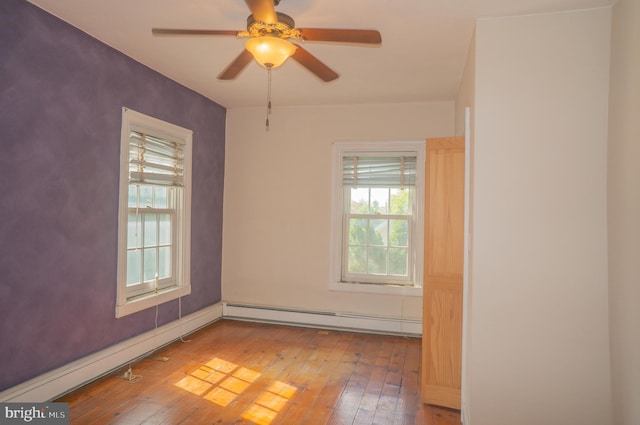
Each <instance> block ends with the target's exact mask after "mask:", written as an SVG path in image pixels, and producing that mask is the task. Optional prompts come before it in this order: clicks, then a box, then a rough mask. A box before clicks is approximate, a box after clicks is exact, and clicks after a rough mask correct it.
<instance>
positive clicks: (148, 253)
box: [144, 248, 157, 281]
mask: <svg viewBox="0 0 640 425" xmlns="http://www.w3.org/2000/svg"><path fill="white" fill-rule="evenodd" d="M156 257H157V249H156V248H145V250H144V280H145V281H149V280H154V279H155V278H156V271H157V269H156V264H157V262H156V259H157V258H156Z"/></svg>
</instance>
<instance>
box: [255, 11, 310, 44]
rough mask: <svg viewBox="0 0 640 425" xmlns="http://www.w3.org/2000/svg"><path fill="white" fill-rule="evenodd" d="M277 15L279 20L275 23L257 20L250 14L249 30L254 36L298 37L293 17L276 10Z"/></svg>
mask: <svg viewBox="0 0 640 425" xmlns="http://www.w3.org/2000/svg"><path fill="white" fill-rule="evenodd" d="M276 15H277V17H278V22H276V23H275V24H265V23H264V22H260V21H257V20H256V19H255V18H254V17H253V15H249V17H247V32H249V34H250V35H251V36H252V37H260V36H265V35H269V36H272V37H279V38H297V37H298V35H297V31H296V29H295V26H296V23H295V21H294V20H293V18H292V17H291V16H289V15H285V14H284V13H280V12H276Z"/></svg>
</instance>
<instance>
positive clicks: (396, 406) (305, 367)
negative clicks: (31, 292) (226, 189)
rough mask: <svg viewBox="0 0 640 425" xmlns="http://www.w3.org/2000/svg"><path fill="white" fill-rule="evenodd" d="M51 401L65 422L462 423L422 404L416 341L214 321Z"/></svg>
mask: <svg viewBox="0 0 640 425" xmlns="http://www.w3.org/2000/svg"><path fill="white" fill-rule="evenodd" d="M185 341H187V342H182V341H178V342H176V343H173V344H171V345H169V346H167V347H165V348H162V349H160V350H159V351H157V352H156V353H153V355H151V356H150V357H148V358H145V359H143V360H141V361H139V362H137V363H135V364H132V365H131V366H132V373H133V379H132V382H130V381H129V380H126V379H124V378H123V374H124V373H125V372H126V371H127V368H124V369H123V370H120V371H118V372H117V373H114V374H113V375H111V376H107V377H104V378H102V379H100V380H98V381H96V382H94V383H91V384H89V385H87V386H85V387H83V388H81V389H79V390H77V391H76V392H73V393H71V394H68V395H66V396H64V397H62V398H60V399H59V400H56V401H62V402H68V403H69V407H70V416H71V424H121V425H129V424H131V425H134V424H135V425H139V424H167V425H177V424H225V425H226V424H258V425H272V424H273V425H275V424H292V425H298V424H314V425H315V424H335V425H337V424H353V425H365V424H367V425H369V424H380V425H401V424H405V425H406V424H425V425H460V415H459V413H458V412H457V411H454V410H449V409H443V408H438V407H435V406H426V405H423V404H422V403H421V402H420V394H419V388H420V383H419V375H420V372H419V369H420V349H421V348H420V340H419V339H416V338H404V337H399V336H381V335H370V334H360V333H351V332H340V331H327V330H318V329H309V328H297V327H289V326H279V325H271V324H260V323H248V322H239V321H231V320H221V321H219V322H216V323H214V324H212V325H210V326H208V327H206V328H204V329H202V330H200V331H198V332H197V333H195V334H193V335H190V336H189V337H186V338H185Z"/></svg>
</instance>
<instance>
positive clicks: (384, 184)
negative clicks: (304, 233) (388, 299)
mask: <svg viewBox="0 0 640 425" xmlns="http://www.w3.org/2000/svg"><path fill="white" fill-rule="evenodd" d="M424 151H425V148H424V142H385V143H383V142H376V143H372V142H368V143H336V144H334V152H333V153H334V200H333V205H334V212H333V214H334V219H333V247H332V248H333V255H332V283H331V288H332V289H337V290H348V291H366V292H378V293H400V292H401V293H405V294H406V293H414V294H416V295H418V294H419V293H420V288H421V285H422V258H423V252H424V249H423V241H424V237H423V224H422V222H423V220H422V214H423V213H422V211H423V205H424V195H423V193H424Z"/></svg>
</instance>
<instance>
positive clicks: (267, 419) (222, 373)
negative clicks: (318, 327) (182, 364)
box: [174, 357, 298, 425]
mask: <svg viewBox="0 0 640 425" xmlns="http://www.w3.org/2000/svg"><path fill="white" fill-rule="evenodd" d="M260 376H261V373H260V372H257V371H255V370H251V369H248V368H246V367H244V366H240V365H237V364H235V363H231V362H228V361H226V360H223V359H220V358H217V357H215V358H213V359H211V360H209V361H208V362H206V363H205V364H203V365H201V366H199V367H197V368H196V369H194V370H192V371H191V372H189V373H188V374H187V376H185V377H184V378H182V379H180V380H179V381H178V382H176V383H175V384H174V385H175V386H176V387H178V388H181V389H183V390H185V391H189V392H190V393H192V394H194V395H197V396H199V397H203V398H204V399H206V400H208V401H210V402H212V403H215V404H217V405H218V406H221V407H226V406H228V405H229V404H230V403H231V402H233V401H234V400H235V399H236V398H237V397H238V396H239V395H240V394H242V393H243V392H245V391H246V390H247V388H249V386H250V385H251V384H253V383H254V382H255V381H256V380H257V379H258V378H259V377H260ZM297 391H298V389H297V388H296V387H294V386H293V385H289V384H286V383H284V382H281V381H273V382H272V383H271V384H270V385H269V387H268V388H267V389H266V390H265V391H263V392H262V393H261V394H260V395H259V396H258V397H257V398H256V399H255V400H254V402H253V403H252V404H251V405H250V406H249V407H248V408H247V409H245V411H244V412H243V413H242V418H244V419H247V420H249V421H251V422H253V423H255V424H257V425H269V424H270V423H271V422H273V420H274V419H275V418H276V416H277V415H278V414H279V413H280V411H281V410H282V409H284V407H285V406H286V405H287V402H289V400H291V398H292V397H294V396H295V394H296V392H297Z"/></svg>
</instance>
